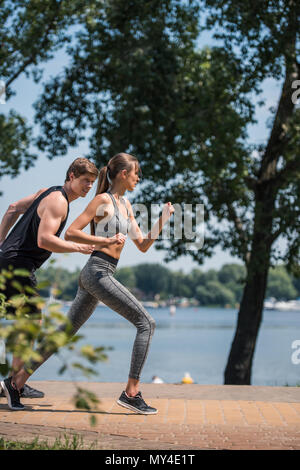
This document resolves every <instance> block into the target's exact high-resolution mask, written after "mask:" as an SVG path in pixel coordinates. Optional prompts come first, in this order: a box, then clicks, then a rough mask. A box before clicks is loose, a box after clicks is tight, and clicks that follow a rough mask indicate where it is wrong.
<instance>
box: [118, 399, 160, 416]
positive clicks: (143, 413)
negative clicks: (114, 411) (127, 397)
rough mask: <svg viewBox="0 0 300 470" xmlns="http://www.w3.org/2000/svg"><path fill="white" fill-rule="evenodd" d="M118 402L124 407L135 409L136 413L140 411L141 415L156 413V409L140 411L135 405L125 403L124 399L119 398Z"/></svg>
mask: <svg viewBox="0 0 300 470" xmlns="http://www.w3.org/2000/svg"><path fill="white" fill-rule="evenodd" d="M117 404H118V405H120V406H123V407H124V408H127V409H128V410H131V411H134V412H135V413H138V414H140V415H156V414H157V410H156V411H140V410H138V409H137V408H135V407H134V406H131V405H128V404H127V403H124V402H123V401H120V400H117Z"/></svg>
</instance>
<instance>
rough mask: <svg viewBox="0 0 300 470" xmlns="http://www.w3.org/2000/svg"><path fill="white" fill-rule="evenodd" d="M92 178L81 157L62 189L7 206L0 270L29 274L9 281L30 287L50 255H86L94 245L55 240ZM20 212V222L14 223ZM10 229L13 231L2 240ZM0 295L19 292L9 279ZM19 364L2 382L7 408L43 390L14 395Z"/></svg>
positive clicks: (0, 229) (1, 228)
mask: <svg viewBox="0 0 300 470" xmlns="http://www.w3.org/2000/svg"><path fill="white" fill-rule="evenodd" d="M97 176H98V170H97V168H96V166H95V165H94V164H93V163H92V162H90V161H89V160H88V159H86V158H77V159H76V160H74V162H73V163H72V164H71V165H70V167H69V169H68V171H67V174H66V179H65V183H64V185H63V186H52V187H50V188H48V189H47V188H43V189H40V190H39V191H38V192H37V193H35V194H32V195H30V196H27V197H25V198H23V199H21V200H19V201H17V202H15V203H13V204H11V205H10V206H9V208H8V210H7V211H6V213H5V215H4V217H3V219H2V221H1V225H0V250H1V251H0V271H1V270H2V269H8V268H9V266H13V268H14V269H20V268H22V269H26V270H27V271H29V273H30V276H29V278H26V277H21V276H20V277H19V276H18V277H16V276H15V277H14V278H13V279H12V281H15V280H17V281H18V282H19V283H20V284H21V285H24V284H25V285H29V286H30V287H32V288H33V289H34V288H35V286H36V278H35V271H36V270H37V269H38V268H39V267H40V266H41V265H42V264H43V263H45V261H46V260H47V259H48V258H49V257H50V256H51V254H52V252H54V253H73V252H79V253H83V254H91V253H92V251H93V250H94V245H87V244H81V243H75V242H70V241H65V240H61V239H60V238H59V236H60V234H61V232H62V231H63V229H64V227H65V224H66V221H67V217H68V214H69V204H70V203H71V202H72V201H74V200H75V199H78V198H79V197H85V196H86V195H87V193H88V192H89V190H90V189H91V187H92V185H93V183H94V181H95V180H96V178H97ZM21 214H23V215H22V217H21V219H20V220H19V221H18V223H16V221H17V219H18V218H19V216H20V215H21ZM13 225H14V227H13ZM11 227H13V228H12V230H11V232H10V233H9V235H8V236H7V233H8V232H9V230H10V229H11ZM0 292H2V293H4V294H5V296H6V299H7V301H8V303H9V299H10V298H11V297H12V296H14V295H17V294H19V293H20V292H19V291H18V290H17V289H16V288H15V287H14V286H13V285H12V284H10V281H9V280H7V282H6V286H5V291H0ZM32 295H33V294H32ZM7 313H9V314H14V313H15V309H14V307H13V305H10V306H9V307H8V309H7ZM28 314H32V315H33V316H32V318H36V317H37V314H38V316H39V317H40V315H41V312H40V310H39V309H38V307H37V306H35V305H34V304H32V308H31V307H30V311H28ZM22 366H23V361H22V360H21V359H20V358H18V357H14V358H13V362H12V373H11V377H9V378H7V379H6V380H4V381H3V382H2V388H3V392H4V394H5V395H6V397H7V399H8V404H9V407H10V408H11V409H19V408H18V407H16V408H14V395H15V394H16V393H17V394H20V395H21V396H22V397H24V398H40V397H43V396H44V394H43V392H40V391H38V390H34V389H33V388H31V387H29V386H28V385H25V386H24V387H23V388H22V389H21V390H20V391H18V390H17V389H16V387H15V385H14V375H15V374H16V373H17V372H18V371H19V370H20V369H21V368H22ZM0 391H1V390H0ZM17 402H18V400H17ZM22 408H23V406H22Z"/></svg>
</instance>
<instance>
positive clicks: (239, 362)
mask: <svg viewBox="0 0 300 470" xmlns="http://www.w3.org/2000/svg"><path fill="white" fill-rule="evenodd" d="M274 200H275V195H274V190H272V188H271V186H269V185H262V186H261V187H259V188H258V189H257V191H256V209H255V222H254V229H253V231H254V234H253V241H252V248H251V256H250V260H249V264H248V266H247V278H246V285H245V289H244V293H243V298H242V301H241V305H240V310H239V314H238V323H237V328H236V332H235V336H234V339H233V342H232V345H231V351H230V354H229V358H228V362H227V365H226V369H225V374H224V377H225V382H224V383H225V384H235V385H250V384H251V370H252V362H253V356H254V351H255V345H256V340H257V335H258V332H259V327H260V324H261V321H262V313H263V306H264V299H265V293H266V288H267V278H268V271H269V264H270V253H271V247H272V241H271V240H272V239H271V233H272V214H273V209H274Z"/></svg>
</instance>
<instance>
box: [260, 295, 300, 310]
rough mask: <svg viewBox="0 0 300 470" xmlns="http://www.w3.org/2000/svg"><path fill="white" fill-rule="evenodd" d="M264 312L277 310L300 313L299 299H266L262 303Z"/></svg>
mask: <svg viewBox="0 0 300 470" xmlns="http://www.w3.org/2000/svg"><path fill="white" fill-rule="evenodd" d="M264 309H265V310H278V311H282V312H300V298H298V299H295V300H287V301H283V300H276V299H275V298H274V297H271V298H270V299H266V300H265V302H264Z"/></svg>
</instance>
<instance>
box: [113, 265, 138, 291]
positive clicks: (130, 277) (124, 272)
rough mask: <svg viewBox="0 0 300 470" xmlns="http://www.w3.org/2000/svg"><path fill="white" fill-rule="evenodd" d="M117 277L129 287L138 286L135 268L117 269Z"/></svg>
mask: <svg viewBox="0 0 300 470" xmlns="http://www.w3.org/2000/svg"><path fill="white" fill-rule="evenodd" d="M115 278H116V279H117V281H119V282H121V284H124V286H126V287H128V289H133V288H134V287H135V286H136V278H135V273H134V270H133V268H130V267H124V268H120V269H118V270H117V271H116V274H115Z"/></svg>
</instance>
